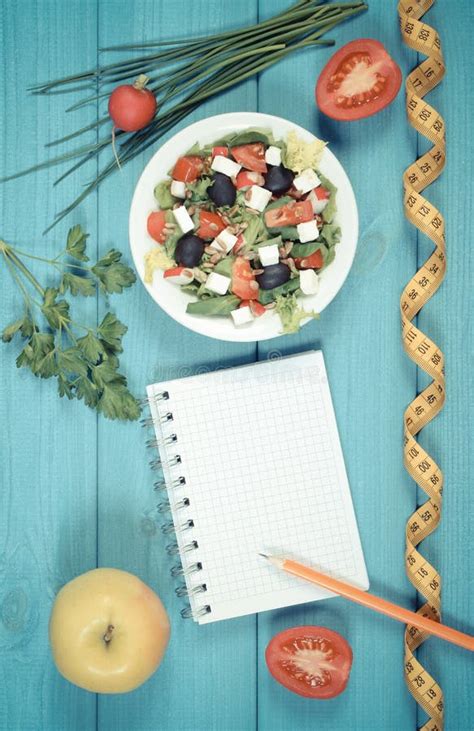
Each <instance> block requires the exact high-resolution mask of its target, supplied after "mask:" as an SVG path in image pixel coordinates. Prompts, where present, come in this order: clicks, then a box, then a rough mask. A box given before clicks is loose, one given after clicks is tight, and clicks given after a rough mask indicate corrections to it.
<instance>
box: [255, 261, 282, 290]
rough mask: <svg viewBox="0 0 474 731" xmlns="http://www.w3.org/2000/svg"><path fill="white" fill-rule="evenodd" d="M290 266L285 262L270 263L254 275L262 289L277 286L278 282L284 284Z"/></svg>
mask: <svg viewBox="0 0 474 731" xmlns="http://www.w3.org/2000/svg"><path fill="white" fill-rule="evenodd" d="M290 274H291V272H290V268H289V267H287V266H286V264H282V262H280V263H279V264H271V265H270V266H269V267H265V268H264V270H263V274H259V275H258V277H255V278H256V280H257V282H258V283H259V285H260V286H261V288H262V289H273V288H274V287H279V286H280V284H285V282H287V281H288V280H289V278H290Z"/></svg>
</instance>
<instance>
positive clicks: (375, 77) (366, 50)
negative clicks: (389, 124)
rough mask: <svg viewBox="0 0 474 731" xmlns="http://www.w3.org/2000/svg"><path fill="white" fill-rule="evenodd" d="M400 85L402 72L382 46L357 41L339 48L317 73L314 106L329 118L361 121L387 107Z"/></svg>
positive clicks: (365, 40) (361, 39)
mask: <svg viewBox="0 0 474 731" xmlns="http://www.w3.org/2000/svg"><path fill="white" fill-rule="evenodd" d="M401 83H402V72H401V71H400V68H399V67H398V66H397V64H396V63H395V61H394V60H393V59H392V58H391V57H390V56H389V54H388V53H387V51H386V50H385V48H384V47H383V46H382V44H381V43H379V41H375V40H373V39H372V38H359V39H358V40H356V41H351V42H350V43H346V45H345V46H343V47H342V48H340V49H339V51H337V52H336V53H335V54H334V55H333V56H332V57H331V58H330V59H329V61H328V63H327V64H326V66H325V67H324V68H323V70H322V71H321V74H320V76H319V79H318V82H317V84H316V103H317V105H318V107H319V108H320V110H321V111H322V112H324V114H327V116H328V117H332V118H333V119H339V120H344V121H351V120H354V119H362V118H363V117H369V116H370V115H371V114H376V113H377V112H380V110H381V109H383V108H384V107H386V106H387V105H388V104H390V102H392V101H393V100H394V99H395V97H396V95H397V94H398V90H399V89H400V85H401Z"/></svg>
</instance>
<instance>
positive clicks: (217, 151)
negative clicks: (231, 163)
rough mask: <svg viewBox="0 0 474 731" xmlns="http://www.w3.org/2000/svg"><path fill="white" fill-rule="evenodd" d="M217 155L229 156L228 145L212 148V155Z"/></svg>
mask: <svg viewBox="0 0 474 731" xmlns="http://www.w3.org/2000/svg"><path fill="white" fill-rule="evenodd" d="M216 155H222V157H229V150H228V149H227V147H224V145H222V146H221V145H217V147H213V148H212V157H216Z"/></svg>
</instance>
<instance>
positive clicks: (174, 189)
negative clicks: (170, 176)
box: [170, 180, 186, 198]
mask: <svg viewBox="0 0 474 731" xmlns="http://www.w3.org/2000/svg"><path fill="white" fill-rule="evenodd" d="M170 191H171V195H174V197H175V198H186V183H183V182H182V181H181V180H172V181H171V188H170Z"/></svg>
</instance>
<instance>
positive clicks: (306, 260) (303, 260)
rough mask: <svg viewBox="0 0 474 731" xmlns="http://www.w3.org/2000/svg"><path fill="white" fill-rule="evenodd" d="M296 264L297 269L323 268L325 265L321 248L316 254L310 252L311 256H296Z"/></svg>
mask: <svg viewBox="0 0 474 731" xmlns="http://www.w3.org/2000/svg"><path fill="white" fill-rule="evenodd" d="M295 265H296V268H297V269H321V267H322V265H323V255H322V254H321V249H318V250H317V251H315V252H314V254H310V255H309V256H301V257H300V256H297V257H295Z"/></svg>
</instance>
